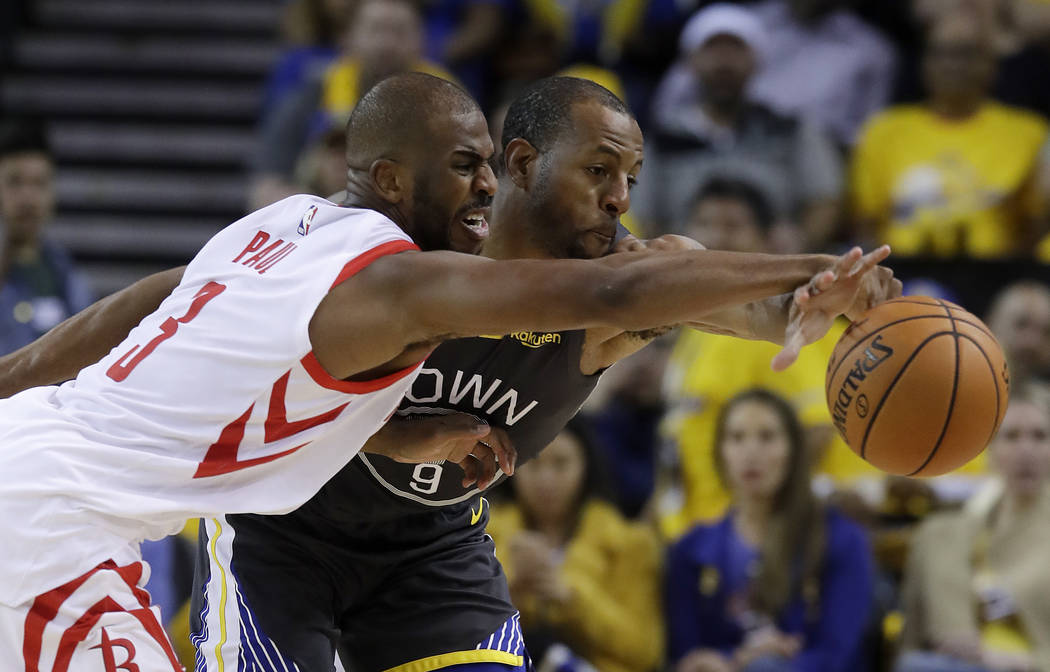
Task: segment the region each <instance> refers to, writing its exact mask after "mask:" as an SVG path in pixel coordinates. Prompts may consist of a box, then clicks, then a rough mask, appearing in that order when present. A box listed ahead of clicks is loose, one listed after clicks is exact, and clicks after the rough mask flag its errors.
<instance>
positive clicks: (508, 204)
mask: <svg viewBox="0 0 1050 672" xmlns="http://www.w3.org/2000/svg"><path fill="white" fill-rule="evenodd" d="M517 189H518V188H517V187H516V186H515V185H514V184H513V183H511V182H510V180H500V185H499V190H498V191H497V192H496V197H495V199H494V200H493V202H492V219H494V220H495V226H493V227H491V233H490V234H489V238H488V240H486V241H485V246H484V247H483V248H482V251H481V253H482V254H483V255H484V256H486V257H488V258H490V259H551V258H552V257H551V254H550V253H549V252H548V251H547V250H545V249H543V248H542V247H541V246H539V245H536V243H535V242H534V241H533V240H532V236H531V235H529V212H528V205H527V204H526V202H525V198H523V196H524V194H522V193H518V192H517Z"/></svg>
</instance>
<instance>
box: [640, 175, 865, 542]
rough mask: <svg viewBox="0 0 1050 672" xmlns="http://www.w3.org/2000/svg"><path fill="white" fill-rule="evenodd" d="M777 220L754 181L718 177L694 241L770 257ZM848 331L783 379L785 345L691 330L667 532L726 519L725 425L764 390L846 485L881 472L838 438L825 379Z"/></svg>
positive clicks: (683, 361) (661, 508)
mask: <svg viewBox="0 0 1050 672" xmlns="http://www.w3.org/2000/svg"><path fill="white" fill-rule="evenodd" d="M772 218H773V217H772V215H771V212H770V208H769V206H768V205H767V204H766V202H765V201H764V200H763V198H762V196H761V194H760V193H759V192H758V191H757V190H755V189H754V188H753V187H751V186H750V185H749V184H748V183H747V182H744V181H741V180H735V179H728V178H716V179H712V180H710V181H709V182H707V183H706V184H705V185H704V186H703V187H702V188H701V190H700V193H699V194H698V196H697V198H696V201H695V205H694V206H693V209H692V215H691V219H690V223H689V230H688V232H687V233H688V235H689V236H690V237H692V238H695V239H696V240H698V241H700V242H701V243H703V244H704V245H706V246H707V247H709V248H712V249H721V250H730V251H735V252H765V251H767V250H768V249H769V247H770V241H769V232H770V229H771V223H772ZM844 328H845V323H843V324H839V325H836V326H834V327H832V329H831V331H830V332H829V333H828V334H827V335H826V336H825V337H824V338H823V339H821V340H820V341H818V342H816V343H814V344H813V345H811V346H809V347H807V348H804V349H803V350H802V352H801V354H800V355H799V358H798V361H797V362H796V363H795V364H794V365H792V366H791V367H790V368H789V369H787V370H785V371H782V372H780V373H776V372H774V371H772V369H770V366H769V363H770V361H771V360H772V359H773V356H774V355H776V353H777V350H778V346H776V345H774V344H772V343H766V342H762V341H746V340H742V339H738V338H731V337H728V336H720V335H716V334H710V333H706V332H701V331H694V330H686V331H683V333H682V334H681V336H679V339H678V342H677V343H676V345H675V348H674V350H673V352H672V353H671V360H670V362H669V364H668V368H667V373H666V375H665V389H666V392H667V396H668V401H669V404H670V407H671V411H670V413H669V415H668V418H667V421H666V422H665V423H664V427H665V430H666V431H667V432H668V433H669V434H670V436H671V438H672V440H673V443H674V445H675V448H676V449H675V451H674V456H675V460H674V461H675V462H677V464H676V467H677V469H676V471H677V472H678V473H677V476H678V478H676V479H674V481H675V483H673V484H669V483H667V482H666V481H665V482H663V483H662V484H661V485H660V486H659V489H661V490H662V493H661V494H660V495H658V516H659V523H660V530H661V533H662V534H663V535H664V536H666V537H668V538H673V537H676V536H678V535H679V534H681V533H682V532H684V531H685V530H686V529H688V528H689V527H691V526H692V525H694V524H695V523H697V522H701V521H710V520H713V519H715V518H718V517H720V516H722V515H723V513H724V512H725V510H726V507H727V506H728V504H729V494H728V493H727V492H726V490H725V488H724V487H723V486H722V483H721V482H720V481H719V479H718V477H717V476H716V474H715V468H714V450H713V443H712V437H713V436H714V426H715V420H716V418H717V417H718V412H719V409H720V408H721V406H722V405H723V404H724V403H725V402H726V401H728V400H729V399H730V398H731V397H733V396H734V395H736V394H737V393H739V392H742V391H744V390H747V389H750V388H754V387H761V388H765V389H767V390H770V391H773V392H776V393H777V394H778V395H780V396H782V397H784V398H785V399H787V400H789V401H790V402H791V404H792V405H793V406H794V408H795V410H796V411H797V412H798V413H799V416H800V418H801V420H802V422H803V424H804V425H805V426H806V430H807V442H808V444H809V445H810V447H811V448H812V449H813V450H815V451H823V452H824V455H823V460H822V463H821V467H822V471H824V472H825V473H828V474H829V476H830V477H831V480H832V481H834V482H836V483H838V484H846V483H851V482H853V481H854V480H856V479H857V478H860V477H864V476H868V477H870V476H878V472H876V471H875V470H874V468H873V467H870V466H868V465H867V463H865V462H864V461H862V460H861V459H860V458H859V457H857V456H856V455H854V454H853V452H852V451H851V450H850V449H849V448H848V447H846V445H845V444H844V443H842V441H841V439H839V438H838V436H837V435H836V434H835V432H834V430H833V428H832V425H831V417H830V415H829V414H828V410H827V405H826V403H825V401H824V374H825V371H826V369H827V363H828V359H829V358H830V355H831V350H832V349H833V348H834V347H835V343H836V342H837V341H838V337H839V335H841V333H842V331H843V330H844Z"/></svg>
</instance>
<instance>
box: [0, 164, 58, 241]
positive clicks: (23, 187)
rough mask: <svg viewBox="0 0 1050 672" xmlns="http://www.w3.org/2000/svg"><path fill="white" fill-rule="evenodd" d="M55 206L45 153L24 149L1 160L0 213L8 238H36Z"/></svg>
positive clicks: (28, 239)
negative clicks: (22, 151)
mask: <svg viewBox="0 0 1050 672" xmlns="http://www.w3.org/2000/svg"><path fill="white" fill-rule="evenodd" d="M54 206H55V190H54V168H53V167H52V165H51V161H50V159H48V157H47V156H46V155H44V154H42V153H39V152H25V153H23V154H13V155H11V156H8V157H6V158H4V159H2V160H0V216H2V219H3V221H4V228H5V231H4V233H5V236H6V237H7V238H8V240H10V241H11V242H28V241H33V240H35V239H36V237H37V236H38V235H39V233H40V229H41V228H42V227H43V225H44V223H45V222H47V220H48V219H49V218H50V217H51V214H52V212H53V211H54Z"/></svg>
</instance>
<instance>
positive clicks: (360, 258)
mask: <svg viewBox="0 0 1050 672" xmlns="http://www.w3.org/2000/svg"><path fill="white" fill-rule="evenodd" d="M407 250H416V251H418V250H419V247H418V246H417V245H416V244H415V243H412V242H409V241H407V240H392V241H389V242H386V243H383V244H381V245H376V246H375V247H373V248H372V249H370V250H366V251H365V252H362V253H361V254H359V255H357V256H356V257H354V258H353V259H351V260H350V261H349V262H347V264H346V266H343V270H342V271H340V272H339V275H338V276H337V277H336V279H335V282H333V283H332V287H335V286H336V285H338V284H339V283H341V282H343V281H345V280H346V279H347V278H349V277H351V276H353V275H354V274H355V273H359V272H360V271H361V270H362V269H363V268H365V267H366V266H368V265H369V264H370V263H372V262H373V261H375V260H376V259H378V258H380V257H384V256H386V255H388V254H397V253H398V252H405V251H407ZM300 361H301V363H302V365H303V368H304V369H306V372H307V373H309V374H310V377H311V378H313V380H314V382H315V383H317V384H318V385H320V386H321V387H324V388H327V389H329V390H335V391H336V392H346V393H347V394H367V393H369V392H376V391H378V390H381V389H383V388H384V387H389V386H390V385H393V384H394V383H396V382H397V381H399V380H401V379H402V378H404V377H405V376H407V375H408V374H410V373H412V371H413V370H415V368H416V367H417V366H419V364H421V363H422V362H419V363H417V364H413V365H412V366H410V367H408V368H406V369H402V370H400V371H395V372H394V373H391V374H389V375H386V376H383V377H382V378H376V379H375V380H364V381H351V380H339V379H338V378H333V377H332V376H330V375H328V372H327V371H325V370H324V367H323V366H321V363H320V362H319V361H317V357H316V356H315V355H314V353H313V352H310V353H308V354H307V355H306V357H303V358H302V360H300Z"/></svg>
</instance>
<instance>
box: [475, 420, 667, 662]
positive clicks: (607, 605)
mask: <svg viewBox="0 0 1050 672" xmlns="http://www.w3.org/2000/svg"><path fill="white" fill-rule="evenodd" d="M578 423H579V421H573V422H570V423H569V425H568V426H567V427H566V428H565V429H564V430H562V432H561V434H559V435H558V436H557V438H555V439H554V441H553V442H552V443H551V444H550V445H549V446H548V447H547V448H545V449H544V450H543V452H541V453H540V454H539V455H538V456H537V457H536V458H534V459H533V460H531V461H530V462H528V463H526V464H523V465H521V467H519V468H518V469H517V470H516V472H515V475H514V478H512V479H511V481H510V486H511V491H512V493H513V498H512V500H511V501H510V502H507V503H505V504H503V505H496V506H494V507H493V509H492V514H491V517H490V519H489V524H488V532H489V534H491V535H492V539H493V540H494V541H495V544H496V555H497V556H498V557H499V559H500V562H501V563H502V564H503V570H504V571H505V572H506V574H507V582H508V584H509V586H510V595H511V600H512V601H513V602H514V605H515V606H516V607H517V608H518V610H519V611H520V612H521V626H522V630H523V632H524V635H525V640H526V641H527V642H529V651H530V653H531V654H532V656H533V658H534V660H535V663H536V669H537V670H544V669H558V670H573V671H574V672H582V671H584V670H590V669H592V667H593V668H597V669H598V670H601V671H602V672H647V671H650V670H654V669H656V668H657V666H658V665H659V664H660V661H661V658H662V656H663V637H664V635H663V622H662V618H661V609H660V556H661V548H660V545H659V542H658V540H657V538H656V535H655V534H654V533H653V532H652V531H651V530H650V529H649V528H648V527H645V526H644V525H641V524H639V523H632V522H629V521H628V520H626V519H625V518H623V517H622V516H621V515H620V514H619V513H618V512H617V511H616V508H615V507H613V506H612V505H611V504H609V503H607V502H605V501H604V500H603V499H602V498H600V497H599V496H598V495H599V493H600V491H601V487H600V482H601V477H600V473H601V470H600V464H599V462H598V453H597V449H596V446H595V445H594V443H593V441H592V440H591V439H590V435H589V434H588V433H587V432H586V431H585V429H584V428H583V427H582V426H581V425H580V424H578Z"/></svg>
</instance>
